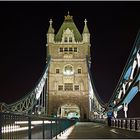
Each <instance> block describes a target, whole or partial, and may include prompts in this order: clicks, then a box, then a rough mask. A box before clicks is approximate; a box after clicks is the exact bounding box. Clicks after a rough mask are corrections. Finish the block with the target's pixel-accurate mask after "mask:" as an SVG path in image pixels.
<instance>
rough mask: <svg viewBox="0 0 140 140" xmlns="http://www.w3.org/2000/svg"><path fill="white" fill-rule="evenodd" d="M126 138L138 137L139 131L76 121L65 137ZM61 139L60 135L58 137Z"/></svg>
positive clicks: (139, 136) (139, 135)
mask: <svg viewBox="0 0 140 140" xmlns="http://www.w3.org/2000/svg"><path fill="white" fill-rule="evenodd" d="M98 138H100V139H118V138H121V139H126V138H127V139H128V138H132V139H135V138H140V132H134V131H129V130H123V129H117V128H111V127H108V126H106V125H104V124H99V123H93V122H78V123H77V124H76V125H75V126H74V128H73V130H72V132H71V133H70V134H69V136H67V139H98ZM59 139H61V137H59Z"/></svg>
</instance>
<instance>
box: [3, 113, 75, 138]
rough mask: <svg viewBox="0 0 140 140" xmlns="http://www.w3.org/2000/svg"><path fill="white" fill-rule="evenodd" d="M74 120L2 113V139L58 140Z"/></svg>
mask: <svg viewBox="0 0 140 140" xmlns="http://www.w3.org/2000/svg"><path fill="white" fill-rule="evenodd" d="M74 124H75V121H74V120H68V119H64V118H63V119H62V118H50V117H40V116H31V115H30V116H29V115H28V116H27V115H20V114H13V113H0V139H52V138H53V137H56V138H57V135H58V134H59V135H61V134H62V133H63V132H64V131H65V130H66V129H67V128H69V127H70V126H72V125H74Z"/></svg>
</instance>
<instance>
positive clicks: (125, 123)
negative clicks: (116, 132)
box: [111, 118, 140, 132]
mask: <svg viewBox="0 0 140 140" xmlns="http://www.w3.org/2000/svg"><path fill="white" fill-rule="evenodd" d="M111 127H116V128H121V129H127V130H132V131H137V132H140V118H118V119H115V118H113V119H111Z"/></svg>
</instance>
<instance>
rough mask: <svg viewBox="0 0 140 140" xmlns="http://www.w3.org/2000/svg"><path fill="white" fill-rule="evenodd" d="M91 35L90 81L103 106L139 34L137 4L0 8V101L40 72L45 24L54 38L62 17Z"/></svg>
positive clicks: (21, 91) (29, 85) (24, 89)
mask: <svg viewBox="0 0 140 140" xmlns="http://www.w3.org/2000/svg"><path fill="white" fill-rule="evenodd" d="M68 11H69V12H70V15H73V18H74V22H75V24H76V26H77V28H78V29H79V31H80V32H81V33H82V31H83V27H84V19H85V18H86V19H87V20H88V23H87V24H88V27H89V31H90V33H91V56H92V67H91V70H92V75H93V80H94V83H95V87H96V89H97V91H98V93H99V95H100V97H101V99H102V100H103V101H104V102H107V101H108V100H109V99H110V97H111V95H112V94H113V91H114V89H115V87H116V84H117V82H118V80H119V77H120V75H121V73H122V70H123V68H124V66H125V63H126V61H127V58H128V56H129V54H130V52H131V49H132V47H133V43H134V40H135V38H136V35H137V32H138V30H139V28H140V2H104V1H103V2H95V1H92V2H86V1H85V2H82V1H81V2H78V1H77V2H47V1H46V2H0V49H1V50H0V82H1V84H0V86H1V88H0V101H2V102H6V103H12V102H14V101H17V100H18V99H20V98H22V97H23V96H24V95H26V94H27V93H28V92H30V91H31V90H32V89H33V88H34V85H35V84H36V82H37V81H38V79H39V77H40V76H41V74H42V72H43V69H44V67H45V59H46V33H47V30H48V27H49V19H50V18H52V19H53V27H54V29H55V33H57V31H58V29H59V28H60V26H61V24H62V23H63V20H64V16H65V15H67V12H68Z"/></svg>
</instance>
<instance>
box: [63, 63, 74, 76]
mask: <svg viewBox="0 0 140 140" xmlns="http://www.w3.org/2000/svg"><path fill="white" fill-rule="evenodd" d="M63 73H64V75H72V74H74V69H73V66H72V65H70V64H68V65H65V66H64V71H63Z"/></svg>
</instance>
